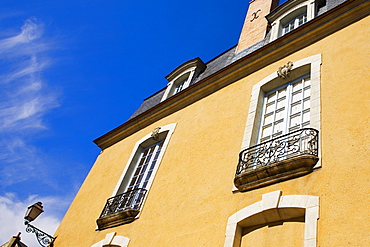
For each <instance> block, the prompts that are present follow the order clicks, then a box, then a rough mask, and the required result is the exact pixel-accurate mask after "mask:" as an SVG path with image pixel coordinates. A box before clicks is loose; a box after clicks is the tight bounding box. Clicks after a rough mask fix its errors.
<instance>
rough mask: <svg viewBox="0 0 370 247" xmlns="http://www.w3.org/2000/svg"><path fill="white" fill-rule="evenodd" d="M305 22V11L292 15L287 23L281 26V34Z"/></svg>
mask: <svg viewBox="0 0 370 247" xmlns="http://www.w3.org/2000/svg"><path fill="white" fill-rule="evenodd" d="M306 22H307V13H303V14H301V15H298V16H296V17H294V18H293V19H292V20H290V21H289V22H288V23H287V24H285V25H283V26H282V30H281V35H284V34H287V33H289V32H290V31H292V30H293V29H296V28H297V27H299V26H301V25H303V24H304V23H306Z"/></svg>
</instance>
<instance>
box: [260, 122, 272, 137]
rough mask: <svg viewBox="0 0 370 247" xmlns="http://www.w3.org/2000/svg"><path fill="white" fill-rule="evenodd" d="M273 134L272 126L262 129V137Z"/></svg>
mask: <svg viewBox="0 0 370 247" xmlns="http://www.w3.org/2000/svg"><path fill="white" fill-rule="evenodd" d="M271 134H272V124H270V125H268V126H265V127H263V128H262V137H266V136H269V135H271Z"/></svg>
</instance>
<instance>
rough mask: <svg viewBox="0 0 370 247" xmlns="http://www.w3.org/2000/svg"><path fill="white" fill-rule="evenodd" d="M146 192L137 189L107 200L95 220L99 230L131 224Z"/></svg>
mask: <svg viewBox="0 0 370 247" xmlns="http://www.w3.org/2000/svg"><path fill="white" fill-rule="evenodd" d="M146 192H147V190H146V189H142V188H138V189H134V190H130V191H127V192H125V193H123V194H120V195H117V196H114V197H111V198H109V199H108V200H107V202H106V204H105V206H104V209H103V211H102V213H101V215H100V217H99V219H98V220H97V223H98V226H99V229H105V228H108V227H113V226H117V225H121V224H124V223H128V222H131V221H133V220H134V219H135V217H136V216H137V215H138V214H139V212H140V208H141V205H142V203H143V200H144V198H145V194H146Z"/></svg>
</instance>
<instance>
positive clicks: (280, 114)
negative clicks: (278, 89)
mask: <svg viewBox="0 0 370 247" xmlns="http://www.w3.org/2000/svg"><path fill="white" fill-rule="evenodd" d="M285 117H286V111H285V107H284V108H281V109H279V110H278V111H276V117H275V120H279V119H284V118H285Z"/></svg>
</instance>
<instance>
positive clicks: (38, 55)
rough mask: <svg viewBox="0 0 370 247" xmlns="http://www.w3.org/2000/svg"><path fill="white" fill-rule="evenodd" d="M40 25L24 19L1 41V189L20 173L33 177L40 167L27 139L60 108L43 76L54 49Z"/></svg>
mask: <svg viewBox="0 0 370 247" xmlns="http://www.w3.org/2000/svg"><path fill="white" fill-rule="evenodd" d="M43 35H44V30H43V25H42V23H39V22H38V21H37V20H36V19H35V18H30V19H28V20H26V21H25V22H24V24H23V26H22V27H21V28H20V31H19V33H18V34H16V35H13V36H11V37H5V38H2V39H1V38H0V63H1V65H2V66H1V67H0V145H1V147H2V148H1V149H0V162H1V168H0V172H1V173H2V178H1V179H0V183H1V184H0V185H1V186H3V187H4V186H5V187H6V186H8V185H11V184H13V183H16V182H21V181H19V180H16V179H14V177H15V176H17V174H19V171H20V170H21V171H23V172H25V173H27V174H30V175H32V172H33V169H34V167H36V166H37V165H39V164H40V163H42V162H40V157H39V156H38V155H37V152H40V150H38V148H36V147H34V146H32V145H31V144H30V143H29V140H32V138H33V137H36V134H38V133H39V132H40V131H45V130H46V129H47V128H48V126H47V124H46V123H45V117H46V114H47V113H48V112H50V111H51V110H52V109H54V108H56V107H58V106H59V103H58V93H57V92H56V91H55V90H52V89H51V88H50V87H49V85H48V83H47V81H46V80H45V78H44V76H43V72H45V70H46V69H47V68H48V67H49V66H50V65H51V60H50V59H49V58H48V56H47V55H48V52H49V51H51V50H52V49H53V47H52V45H51V43H50V41H48V40H47V39H46V38H44V36H43Z"/></svg>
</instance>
